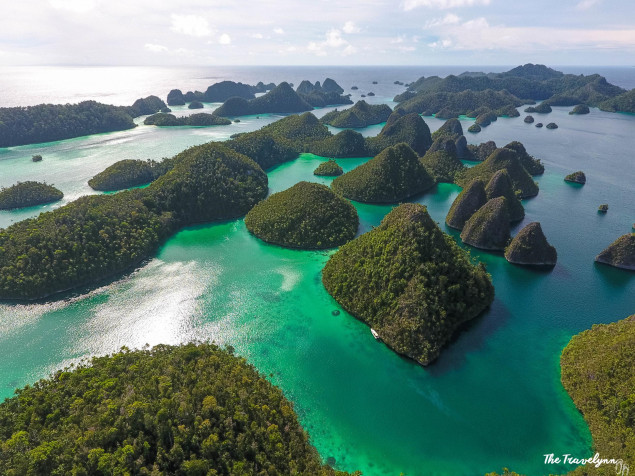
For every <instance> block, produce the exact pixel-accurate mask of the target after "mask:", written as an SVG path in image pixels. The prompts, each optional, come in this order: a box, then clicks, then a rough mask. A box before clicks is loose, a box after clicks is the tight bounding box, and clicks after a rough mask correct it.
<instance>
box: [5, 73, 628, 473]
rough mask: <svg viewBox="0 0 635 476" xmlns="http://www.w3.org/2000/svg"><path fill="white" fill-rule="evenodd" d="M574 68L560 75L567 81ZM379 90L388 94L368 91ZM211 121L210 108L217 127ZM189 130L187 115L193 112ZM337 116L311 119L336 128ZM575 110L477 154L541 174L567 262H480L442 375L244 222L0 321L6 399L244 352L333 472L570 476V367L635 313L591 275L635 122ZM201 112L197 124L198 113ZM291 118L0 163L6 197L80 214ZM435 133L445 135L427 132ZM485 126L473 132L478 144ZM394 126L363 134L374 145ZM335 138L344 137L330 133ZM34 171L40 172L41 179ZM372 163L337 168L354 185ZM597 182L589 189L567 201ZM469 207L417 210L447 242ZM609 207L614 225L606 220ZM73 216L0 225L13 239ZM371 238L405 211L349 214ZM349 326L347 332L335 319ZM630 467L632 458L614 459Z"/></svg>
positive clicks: (59, 79)
mask: <svg viewBox="0 0 635 476" xmlns="http://www.w3.org/2000/svg"><path fill="white" fill-rule="evenodd" d="M506 69H509V68H505V67H497V68H489V67H475V66H466V67H456V68H450V67H437V68H434V67H420V68H412V67H407V68H371V67H367V68H342V67H338V68H313V67H288V68H280V67H275V68H273V67H271V68H265V67H259V68H246V67H245V68H236V67H231V68H229V67H228V68H191V69H187V68H180V69H177V68H172V69H170V68H10V69H8V71H6V72H5V74H3V75H2V77H0V105H2V106H15V105H30V104H37V103H41V102H51V103H64V102H77V101H79V100H83V99H96V100H98V101H102V102H106V103H112V104H131V103H132V102H133V101H134V99H136V98H138V97H141V96H147V95H149V94H156V95H159V96H161V97H165V95H166V94H167V92H168V91H169V90H170V89H172V88H181V89H182V90H183V91H184V92H185V91H187V90H191V89H198V90H205V88H206V87H207V86H209V85H210V84H212V83H213V82H216V81H219V80H223V79H233V80H237V81H243V82H248V83H251V84H253V83H255V82H257V81H260V80H262V81H264V82H270V81H273V82H276V83H277V82H279V81H281V80H287V81H290V82H294V83H295V84H296V85H297V84H299V82H300V81H301V80H302V79H309V80H312V81H315V80H320V81H323V80H324V78H326V77H331V78H333V79H335V80H336V81H337V82H338V83H339V84H341V85H342V86H343V87H344V88H345V89H346V90H347V91H349V90H350V87H351V86H353V85H356V86H358V87H359V90H358V91H351V92H352V93H353V100H357V99H359V98H360V95H361V94H362V93H367V92H369V91H373V92H375V93H376V96H374V97H369V98H367V100H369V102H374V103H380V102H383V103H387V104H389V105H391V106H394V103H392V98H393V97H394V95H395V94H397V93H399V92H401V91H403V90H404V88H403V87H402V86H398V85H395V84H393V83H394V81H395V80H399V81H403V82H411V81H414V80H416V79H417V78H418V77H420V76H422V75H425V76H431V75H435V74H436V75H441V76H443V75H446V74H449V73H453V74H457V73H460V72H462V71H465V70H470V71H475V70H476V71H478V70H486V71H502V70H506ZM563 69H564V68H563ZM567 72H574V73H582V72H584V73H585V74H586V73H592V72H599V73H601V74H603V75H606V76H607V78H608V79H609V81H611V82H614V83H615V84H618V85H620V86H622V87H625V88H632V87H635V68H596V69H594V68H592V67H584V68H582V67H581V68H579V69H577V70H576V69H575V68H573V69H567ZM372 81H377V82H378V84H376V85H375V84H372ZM216 106H217V104H206V109H207V110H210V111H211V110H212V109H213V108H214V107H216ZM173 109H174V112H175V113H176V114H179V115H180V114H188V113H190V112H191V111H189V110H187V109H186V108H184V107H176V108H173ZM331 109H332V108H325V109H321V110H316V111H315V113H316V115H320V116H321V115H323V114H324V113H326V112H327V111H328V110H331ZM569 109H570V108H560V107H557V108H554V111H553V112H552V113H551V114H547V115H541V114H534V117H536V118H537V121H540V122H544V123H547V122H556V123H557V124H558V125H559V128H558V129H556V130H547V129H545V128H542V129H537V128H535V127H534V126H533V125H528V124H525V123H524V122H523V120H522V117H520V118H500V119H498V121H496V122H495V123H493V124H492V125H491V126H489V127H487V128H484V129H483V131H482V132H481V133H479V134H476V135H473V134H468V135H467V138H468V141H469V142H471V143H475V144H476V143H480V142H483V141H486V140H494V141H496V143H497V144H498V145H499V146H503V145H505V144H507V143H508V142H510V141H512V140H519V141H521V142H522V143H523V144H524V145H525V146H526V148H527V150H528V151H529V153H530V154H532V155H534V156H535V157H537V158H540V159H541V160H542V161H543V163H544V164H545V167H546V172H545V174H544V175H543V176H541V177H538V178H537V179H536V180H537V181H538V183H539V185H540V193H539V195H538V196H537V197H535V198H532V199H529V200H525V201H524V205H525V210H526V217H525V219H524V221H523V222H522V223H520V224H519V225H518V226H517V227H516V228H515V229H514V233H515V232H516V231H518V230H519V229H520V228H522V227H523V226H524V225H525V224H527V223H529V222H532V221H539V222H540V223H541V224H542V227H543V230H544V232H545V234H546V236H547V238H548V240H549V241H550V242H551V243H552V244H553V245H554V246H555V247H556V248H557V250H558V264H557V265H556V267H555V268H554V269H553V270H552V271H550V272H539V271H535V270H531V269H526V268H522V267H518V266H514V265H511V264H509V263H508V262H507V261H506V260H505V259H504V258H503V257H502V255H500V254H497V253H486V252H482V251H479V250H476V249H471V250H470V251H471V254H472V256H473V257H474V259H477V260H481V261H483V262H485V263H486V265H487V269H488V271H489V272H490V273H491V274H492V279H493V282H494V285H495V288H496V299H495V301H494V303H493V305H492V306H491V309H490V310H489V311H487V312H486V313H485V314H484V315H483V316H482V317H479V318H477V319H475V320H474V321H473V322H472V323H471V324H470V325H469V326H468V327H466V328H465V329H463V330H462V331H461V332H460V333H459V335H458V336H457V337H456V339H455V341H454V342H453V343H451V344H450V345H449V346H448V348H447V349H445V350H444V352H443V353H442V354H441V357H440V358H439V360H438V361H437V362H435V363H434V364H433V365H431V366H429V367H425V368H424V367H421V366H419V365H417V364H414V363H413V362H411V361H408V360H406V359H403V358H401V357H399V356H397V355H396V354H395V353H394V352H392V351H390V350H389V349H388V348H387V347H385V346H384V345H383V344H380V343H378V342H376V341H375V340H374V339H373V337H372V335H371V334H370V332H369V329H368V327H367V326H365V325H364V324H362V323H361V322H359V321H357V320H356V319H355V318H353V317H352V316H350V315H349V314H347V313H346V312H345V311H343V310H341V309H340V308H339V306H338V304H337V303H336V302H335V301H334V300H333V299H332V298H331V297H330V296H329V295H328V293H327V292H326V291H325V290H324V288H323V286H322V283H321V269H322V267H323V266H324V264H325V263H326V261H327V260H328V258H329V255H330V254H331V253H332V252H333V251H328V252H324V251H321V252H314V251H297V250H287V249H283V248H280V247H276V246H272V245H268V244H265V243H263V242H262V241H260V240H258V239H257V238H255V237H253V236H251V235H250V234H249V233H248V232H247V230H246V228H245V224H244V221H243V220H234V221H229V222H223V223H215V224H209V225H203V226H197V227H192V228H187V229H184V230H182V231H181V232H179V233H177V234H176V235H174V236H173V237H172V238H171V239H169V240H168V241H167V242H166V243H165V244H164V245H163V246H162V247H161V249H160V251H159V252H158V253H157V255H156V257H154V258H152V259H151V260H149V261H148V262H147V263H145V264H144V265H143V266H141V267H140V268H138V269H136V270H135V271H133V272H132V273H130V274H129V275H127V276H124V277H122V278H121V279H119V280H117V281H115V282H112V283H110V284H106V285H104V286H102V287H100V288H98V289H93V290H88V291H86V292H84V293H77V294H74V295H66V296H64V298H63V299H60V300H57V301H50V302H46V303H38V304H28V305H23V304H17V305H16V304H0V356H2V359H0V398H4V397H10V396H11V395H12V393H13V391H14V389H15V388H18V387H21V386H24V385H27V384H32V383H34V382H35V381H37V380H38V379H40V378H43V377H46V376H47V375H49V374H50V373H51V372H53V371H55V370H56V369H60V368H63V367H65V366H68V365H70V364H73V363H77V362H79V361H80V360H82V359H84V358H87V357H90V356H92V355H103V354H107V353H110V352H114V351H116V350H117V349H119V348H120V347H121V346H124V345H125V346H128V347H141V346H143V345H144V344H146V343H148V344H150V345H155V344H159V343H167V344H177V343H181V342H187V341H192V340H201V341H202V340H211V341H215V342H217V343H219V344H223V345H231V346H233V347H234V348H235V349H236V352H237V353H238V354H239V355H241V356H244V357H245V358H247V360H248V361H249V362H251V363H252V364H254V365H255V366H256V368H257V369H258V370H259V371H260V372H262V373H263V374H265V375H267V376H268V378H269V379H270V380H271V381H272V382H273V383H274V384H276V385H278V386H280V387H281V388H282V390H283V391H284V393H285V395H286V396H287V397H288V398H289V399H290V400H291V401H293V402H294V404H295V408H296V410H297V412H298V414H299V416H300V419H301V422H302V424H303V425H304V427H305V428H306V429H307V430H308V432H309V434H310V436H311V441H312V443H313V444H314V445H315V446H316V447H317V449H318V451H319V453H320V455H321V456H322V458H323V459H324V460H326V458H328V457H333V458H335V460H336V467H337V468H339V469H343V470H350V471H352V470H357V469H359V470H361V471H362V472H363V474H364V475H365V476H384V475H394V476H398V475H399V474H400V473H404V474H405V475H406V476H427V475H478V474H481V475H482V474H484V473H486V472H488V471H495V470H497V471H500V470H501V468H502V467H508V468H511V469H513V470H514V471H517V472H519V473H524V474H528V475H538V474H549V473H554V474H555V473H565V472H566V471H567V470H569V469H571V467H569V466H565V465H549V466H546V465H545V464H544V455H545V454H549V453H554V454H555V455H562V454H571V455H572V456H574V457H580V458H582V457H588V456H590V455H591V436H590V433H589V430H588V428H587V426H586V424H585V422H584V420H583V418H582V416H581V415H580V414H579V412H578V411H577V410H576V408H575V406H574V405H573V403H572V401H571V399H570V398H569V397H568V395H567V393H566V392H565V391H564V389H563V388H562V385H561V383H560V370H559V358H560V352H561V351H562V348H563V347H564V346H565V345H566V344H567V342H568V341H569V339H570V338H571V336H573V335H574V334H577V333H578V332H580V331H582V330H584V329H587V328H590V327H591V326H592V325H593V324H595V323H607V322H613V321H616V320H619V319H623V318H625V317H627V316H628V315H631V314H633V313H635V273H632V272H628V271H623V270H618V269H615V268H611V267H607V266H603V265H598V264H596V263H594V261H593V259H594V257H595V256H596V255H597V254H598V253H599V252H600V251H602V250H603V249H604V248H605V247H606V246H607V245H609V244H610V243H611V242H612V241H614V240H615V239H616V238H617V237H619V236H621V235H623V234H625V233H628V232H630V231H631V227H632V225H633V223H634V222H635V187H634V186H633V184H634V183H635V156H634V155H633V150H634V149H635V116H634V115H628V114H612V113H606V112H602V111H599V110H597V109H591V113H590V114H589V115H585V116H570V115H569V114H568V111H569ZM204 111H205V110H204ZM196 112H199V111H196ZM280 117H281V116H277V115H260V116H259V117H245V118H241V122H240V123H234V124H231V125H229V126H215V127H208V128H192V127H178V128H156V127H153V126H144V125H143V124H142V119H143V118H141V119H139V120H138V122H139V124H140V125H139V127H137V128H135V129H133V130H130V131H123V132H115V133H108V134H99V135H93V136H88V137H82V138H77V139H71V140H65V141H58V142H52V143H47V144H37V145H30V146H21V147H12V148H5V149H0V186H8V185H11V184H13V183H15V182H17V181H25V180H46V181H47V182H48V183H53V184H54V185H56V186H57V187H58V188H60V189H61V190H62V191H63V192H64V193H65V195H66V196H65V198H64V200H63V201H62V204H63V203H67V202H68V201H70V200H73V199H75V198H77V197H79V196H81V195H85V194H87V193H94V192H93V191H91V189H90V188H89V187H88V185H87V184H86V181H87V180H88V179H89V178H91V177H92V176H93V175H94V174H96V173H97V172H99V171H101V170H103V169H104V168H106V167H107V166H108V165H111V164H112V163H114V162H116V161H118V160H121V159H127V158H131V159H161V158H162V157H169V156H172V155H174V154H175V153H177V152H179V151H181V150H183V149H185V148H186V147H189V146H192V145H196V144H201V143H204V142H207V141H210V140H225V139H227V138H228V137H229V136H230V135H231V134H233V133H235V132H244V131H251V130H256V129H258V128H260V127H262V126H263V125H265V124H268V123H270V122H272V121H274V120H277V119H279V118H280ZM424 119H425V121H426V122H427V124H428V125H429V126H430V128H431V130H436V129H437V128H438V127H440V125H441V124H442V123H443V121H441V120H438V119H435V118H432V117H426V118H424ZM471 122H472V120H469V119H462V124H463V128H464V130H466V129H467V127H468V126H469V125H470V124H471ZM380 129H381V125H380V126H371V127H369V128H366V129H364V130H361V132H362V133H363V134H365V135H375V134H377V133H378V132H379V130H380ZM334 130H335V129H334ZM33 154H42V156H43V157H44V160H43V161H42V162H39V163H33V162H31V160H30V158H31V156H32V155H33ZM322 160H324V158H321V157H317V156H314V155H310V154H303V155H301V156H300V157H299V158H298V159H296V160H295V161H292V162H289V163H286V164H283V165H280V166H278V167H276V168H274V169H272V170H270V171H269V187H270V190H271V192H276V191H280V190H284V189H286V188H288V187H290V186H291V185H293V184H295V183H296V182H298V181H300V180H309V181H316V182H321V183H326V184H328V183H329V181H330V180H331V179H328V178H319V177H315V176H314V175H313V174H312V171H313V169H314V168H315V167H316V166H317V165H318V164H319V163H320V162H321V161H322ZM366 160H368V158H359V159H337V162H338V163H339V164H340V165H341V166H342V167H343V168H344V170H345V171H348V170H351V169H353V168H354V167H356V166H357V165H359V164H361V163H364V162H365V161H366ZM576 170H583V171H584V172H585V173H586V176H587V183H586V185H584V186H577V185H571V184H568V183H565V182H564V181H563V178H564V176H565V175H566V174H568V173H570V172H573V171H576ZM459 192H460V188H459V187H457V186H455V185H449V184H441V185H438V186H437V187H435V188H434V189H433V190H432V191H431V192H430V193H427V194H425V195H423V196H421V197H418V198H416V199H415V200H413V201H415V202H418V203H422V204H424V205H426V206H427V207H428V210H429V212H430V214H431V216H432V217H433V218H434V219H435V220H436V221H437V222H439V224H440V226H441V228H442V229H443V230H444V231H446V232H448V233H450V234H451V235H452V236H454V237H456V238H457V240H458V241H459V242H460V240H459V239H458V234H457V233H456V232H455V231H453V230H451V229H449V228H447V227H446V226H445V224H444V220H445V215H446V213H447V211H448V209H449V207H450V205H451V203H452V201H453V200H454V198H455V197H456V196H457V195H458V193H459ZM601 203H608V204H609V211H608V213H607V214H599V213H598V212H597V207H598V205H599V204H601ZM59 205H60V204H55V205H47V206H40V207H32V208H29V209H23V210H21V211H0V227H6V226H9V225H10V224H11V223H13V222H15V221H19V220H22V219H25V218H28V217H32V216H36V215H37V214H38V213H40V212H42V211H46V210H50V209H52V208H54V207H57V206H59ZM355 206H356V208H357V210H358V212H359V215H360V220H361V227H360V230H359V233H363V232H366V231H368V230H370V229H371V228H372V227H373V226H377V225H378V224H379V223H380V221H381V220H382V218H383V217H384V216H385V214H386V213H387V212H388V211H390V209H391V208H392V207H391V206H384V205H367V204H359V203H355ZM336 309H337V310H341V311H342V312H341V314H340V315H338V316H333V315H332V311H333V310H336ZM601 456H602V457H607V458H619V457H620V456H621V455H601Z"/></svg>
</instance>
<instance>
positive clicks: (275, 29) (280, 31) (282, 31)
mask: <svg viewBox="0 0 635 476" xmlns="http://www.w3.org/2000/svg"><path fill="white" fill-rule="evenodd" d="M273 32H274V33H275V34H276V35H284V30H283V29H282V28H279V27H278V28H274V29H273Z"/></svg>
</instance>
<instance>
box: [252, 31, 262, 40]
mask: <svg viewBox="0 0 635 476" xmlns="http://www.w3.org/2000/svg"><path fill="white" fill-rule="evenodd" d="M250 36H251V37H252V38H255V39H257V40H262V39H263V38H264V35H263V34H262V33H253V34H251V35H250Z"/></svg>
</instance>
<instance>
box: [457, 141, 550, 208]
mask: <svg viewBox="0 0 635 476" xmlns="http://www.w3.org/2000/svg"><path fill="white" fill-rule="evenodd" d="M502 169H506V170H507V173H508V175H509V178H510V179H511V181H512V184H513V185H514V191H515V192H516V193H517V194H518V195H519V196H520V198H527V197H533V196H534V195H537V194H538V185H537V184H536V183H535V182H534V181H533V180H532V178H531V175H529V173H528V172H527V170H526V169H525V167H523V165H522V164H521V162H520V159H519V154H518V153H517V152H516V151H514V150H512V149H507V148H503V149H496V150H495V151H494V152H493V153H492V154H491V155H490V156H489V157H488V158H487V159H485V161H484V162H481V163H480V164H477V165H475V166H474V167H472V168H469V169H465V170H463V171H462V172H460V173H458V174H457V176H456V183H457V184H458V185H460V186H461V187H465V186H466V185H468V184H469V183H470V182H471V181H472V180H474V179H475V178H478V179H481V180H482V181H483V182H485V183H487V182H489V181H490V179H491V178H492V176H493V175H494V174H495V173H496V172H498V171H499V170H502Z"/></svg>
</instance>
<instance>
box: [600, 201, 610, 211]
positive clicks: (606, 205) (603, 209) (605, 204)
mask: <svg viewBox="0 0 635 476" xmlns="http://www.w3.org/2000/svg"><path fill="white" fill-rule="evenodd" d="M608 211H609V205H608V203H603V204H602V205H600V206H599V207H598V212H602V213H606V212H608Z"/></svg>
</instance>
